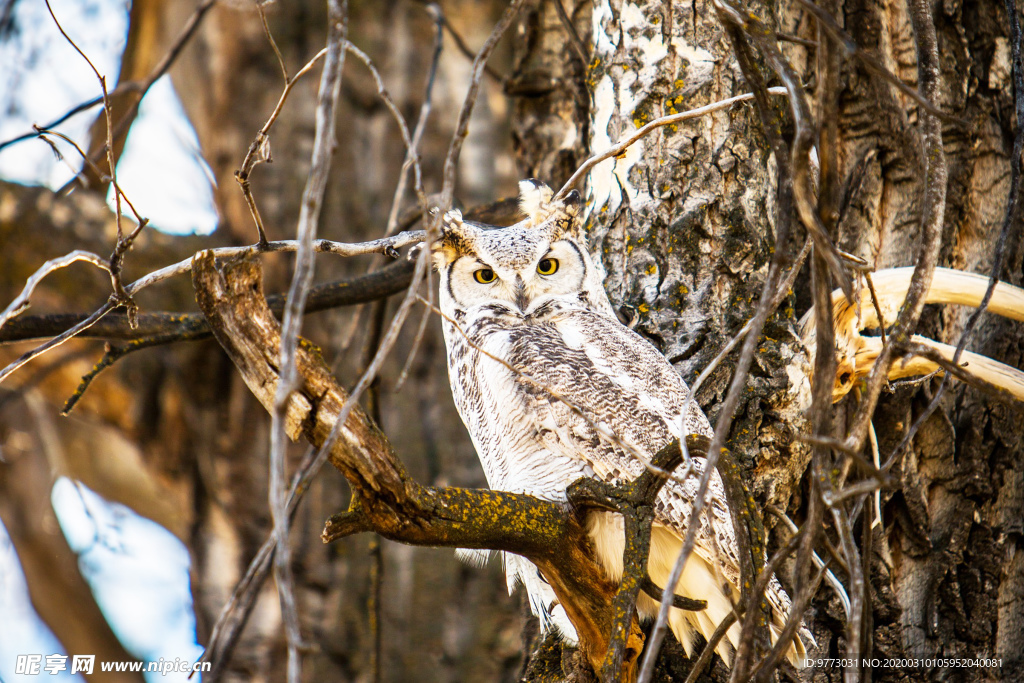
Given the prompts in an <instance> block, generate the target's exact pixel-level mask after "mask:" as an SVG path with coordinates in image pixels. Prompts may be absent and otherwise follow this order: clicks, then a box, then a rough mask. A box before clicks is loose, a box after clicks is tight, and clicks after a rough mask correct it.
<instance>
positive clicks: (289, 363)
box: [269, 0, 348, 683]
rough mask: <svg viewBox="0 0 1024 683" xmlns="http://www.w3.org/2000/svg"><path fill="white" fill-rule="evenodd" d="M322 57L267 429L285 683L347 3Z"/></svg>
mask: <svg viewBox="0 0 1024 683" xmlns="http://www.w3.org/2000/svg"><path fill="white" fill-rule="evenodd" d="M327 7H328V12H327V14H328V29H327V55H326V57H325V58H324V69H323V73H322V74H321V78H320V91H319V93H318V95H317V108H316V132H315V134H314V141H313V152H312V155H311V159H312V161H311V164H310V171H309V176H308V178H307V180H306V188H305V190H304V191H303V193H302V204H301V209H300V212H299V225H298V228H297V233H298V235H297V237H298V242H299V248H298V251H297V253H296V258H295V271H294V273H293V275H292V283H291V287H290V288H289V291H288V300H287V302H286V304H285V311H284V321H283V322H282V324H281V353H280V361H279V364H278V367H279V368H280V369H281V370H280V379H279V381H278V384H277V389H276V391H275V393H274V406H273V407H274V410H273V411H272V412H271V418H272V419H271V427H270V483H269V492H270V495H269V499H270V501H269V502H270V513H271V517H272V519H273V525H274V539H275V543H276V553H275V557H274V578H275V579H276V580H277V592H278V595H279V596H280V599H281V611H282V615H283V618H284V623H285V632H286V634H287V636H288V683H299V681H300V679H301V675H302V663H301V659H300V657H299V649H300V647H301V644H302V634H301V631H300V628H299V616H298V612H297V610H296V606H295V595H294V592H293V591H294V586H293V583H292V574H291V550H290V548H289V546H288V528H289V516H288V500H287V492H286V490H285V482H286V478H285V451H286V448H287V442H288V435H287V433H286V430H285V424H284V423H285V414H286V412H287V406H288V401H289V398H290V397H291V393H292V391H293V390H295V389H296V388H297V387H298V383H299V371H298V367H297V365H296V362H295V352H296V350H297V346H298V338H299V329H300V328H301V326H302V314H303V310H304V309H305V306H306V296H307V295H308V293H309V288H310V286H311V285H312V283H313V270H314V265H315V261H314V258H313V255H314V244H313V243H314V239H315V237H316V231H317V225H318V223H319V221H320V209H321V206H322V205H323V199H324V194H325V192H326V189H327V178H328V174H329V173H330V168H331V159H332V157H333V156H334V143H335V140H334V130H335V121H336V120H337V115H336V113H335V110H336V107H337V102H338V96H339V93H340V92H341V74H342V71H343V70H344V68H345V54H346V50H345V42H346V37H347V34H348V0H328V3H327Z"/></svg>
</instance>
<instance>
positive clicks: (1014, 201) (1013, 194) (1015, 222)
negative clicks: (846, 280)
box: [879, 0, 1024, 469]
mask: <svg viewBox="0 0 1024 683" xmlns="http://www.w3.org/2000/svg"><path fill="white" fill-rule="evenodd" d="M1005 4H1006V14H1007V16H1008V17H1009V19H1010V37H1011V39H1012V48H1011V49H1012V54H1013V95H1014V112H1015V114H1016V124H1017V134H1016V135H1015V136H1014V139H1013V154H1011V156H1010V191H1009V196H1008V197H1007V199H1006V214H1005V217H1004V218H1003V227H1002V229H1001V230H1000V231H999V239H998V240H997V241H996V248H995V252H994V255H993V258H992V270H991V275H990V276H989V282H988V288H986V289H985V295H984V296H983V297H982V299H981V303H979V304H978V307H977V308H976V309H975V311H974V313H972V314H971V317H970V318H969V319H968V320H967V325H966V326H965V327H964V331H963V333H962V334H961V335H960V340H959V341H958V342H957V345H956V351H955V352H954V353H953V358H952V359H951V361H950V362H949V365H945V364H944V363H940V365H942V367H945V368H947V370H948V372H946V373H945V375H944V376H943V378H942V382H941V383H940V384H939V388H938V389H937V390H936V391H935V395H934V396H932V399H931V401H929V402H928V406H927V407H926V408H925V409H924V412H922V413H921V415H919V416H918V418H917V419H916V420H914V423H913V424H912V425H911V426H910V429H909V430H907V433H906V434H905V435H904V436H903V438H902V439H901V440H900V443H899V444H898V445H897V446H896V448H894V449H893V451H892V453H891V454H890V455H889V457H888V458H886V464H885V468H886V469H889V468H891V467H892V466H893V465H895V464H896V462H897V461H898V459H899V458H900V457H901V456H902V454H903V452H904V449H906V447H907V446H908V445H910V442H911V441H912V440H913V438H914V436H916V434H917V432H918V430H919V429H920V428H921V426H922V425H924V423H925V421H926V420H927V419H928V418H929V417H931V415H932V413H933V412H935V410H936V408H938V407H939V402H940V401H941V400H942V395H943V394H944V393H945V391H946V388H947V387H948V386H949V381H950V380H949V377H950V375H951V374H957V373H958V372H963V371H962V369H961V367H960V356H961V355H962V354H963V352H964V349H966V348H967V344H968V343H969V342H970V339H971V336H972V335H973V334H974V329H975V327H976V326H977V324H978V321H979V320H980V319H981V314H982V313H983V312H984V311H985V309H986V308H988V303H989V301H991V300H992V294H993V293H994V292H995V288H996V285H997V284H999V280H1000V277H1001V275H1002V272H1003V263H1004V262H1005V260H1006V246H1007V243H1008V241H1009V236H1010V234H1011V232H1012V231H1013V227H1014V226H1018V230H1019V226H1020V221H1021V202H1020V193H1021V191H1022V188H1021V177H1022V173H1021V166H1022V161H1021V156H1022V155H1024V62H1022V58H1021V30H1020V21H1019V19H1018V16H1017V3H1016V1H1015V0H1005ZM879 320H881V318H879ZM883 327H884V324H883ZM936 355H937V354H936ZM930 360H933V362H938V361H937V360H935V358H934V356H933V357H931V358H930ZM958 377H960V375H959V374H958ZM961 379H963V378H962V377H961ZM972 384H975V386H978V385H977V384H976V383H974V382H972Z"/></svg>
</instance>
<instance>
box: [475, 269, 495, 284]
mask: <svg viewBox="0 0 1024 683" xmlns="http://www.w3.org/2000/svg"><path fill="white" fill-rule="evenodd" d="M473 279H474V280H476V281H477V282H479V283H480V284H482V285H486V284H490V283H491V282H494V281H495V280H497V279H498V276H497V275H495V274H494V271H493V270H491V269H490V268H481V269H480V270H477V271H475V272H474V273H473Z"/></svg>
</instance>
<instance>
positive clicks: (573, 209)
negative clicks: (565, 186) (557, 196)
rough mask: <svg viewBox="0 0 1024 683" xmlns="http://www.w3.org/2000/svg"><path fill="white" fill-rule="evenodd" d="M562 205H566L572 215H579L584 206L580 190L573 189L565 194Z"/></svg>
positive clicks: (566, 210) (568, 212)
mask: <svg viewBox="0 0 1024 683" xmlns="http://www.w3.org/2000/svg"><path fill="white" fill-rule="evenodd" d="M562 205H563V206H564V207H565V212H566V213H567V214H569V215H570V216H575V215H577V214H578V213H579V212H580V209H581V208H582V207H583V198H582V197H581V196H580V193H579V190H572V191H571V192H569V194H567V195H565V199H563V200H562Z"/></svg>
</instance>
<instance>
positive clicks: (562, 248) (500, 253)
mask: <svg viewBox="0 0 1024 683" xmlns="http://www.w3.org/2000/svg"><path fill="white" fill-rule="evenodd" d="M519 192H520V207H521V209H522V211H523V213H525V214H526V215H527V218H526V219H525V220H523V221H520V222H519V223H516V224H515V225H512V226H509V227H507V228H499V227H495V226H491V225H483V224H480V223H471V222H469V221H464V220H462V214H461V213H460V212H459V211H449V212H448V213H447V214H445V216H444V220H443V223H442V228H441V239H440V241H439V243H438V244H437V246H436V247H435V250H434V260H435V264H436V265H437V268H438V270H439V271H440V272H441V281H440V290H441V292H440V299H441V308H442V310H444V309H447V312H449V313H450V312H452V311H456V310H469V309H472V308H475V307H479V306H490V307H494V306H495V305H498V306H499V307H501V308H504V309H507V311H505V312H507V313H510V314H513V315H520V316H526V315H529V314H531V313H533V312H534V311H536V310H537V309H538V307H540V306H542V305H543V304H545V303H547V302H550V301H552V300H555V299H557V300H561V301H563V302H567V303H577V302H581V303H582V304H583V305H585V306H588V307H598V308H604V306H607V307H608V310H609V311H610V305H608V304H607V297H606V296H605V294H604V290H603V289H602V287H601V277H600V274H599V273H598V272H597V271H596V270H595V268H594V264H593V262H592V261H591V259H590V256H589V254H588V253H587V249H586V244H585V242H584V239H583V235H582V228H581V224H580V209H581V201H580V195H579V193H578V192H576V191H575V190H574V191H572V192H570V193H569V194H568V195H567V196H566V197H565V198H564V199H555V198H554V197H553V193H552V191H551V188H549V187H547V186H546V185H543V184H541V183H539V182H537V181H535V180H524V181H522V182H520V183H519ZM595 290H596V291H595ZM595 296H596V297H599V298H598V300H597V301H594V300H593V298H594V297H595Z"/></svg>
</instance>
